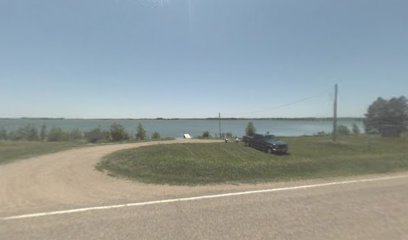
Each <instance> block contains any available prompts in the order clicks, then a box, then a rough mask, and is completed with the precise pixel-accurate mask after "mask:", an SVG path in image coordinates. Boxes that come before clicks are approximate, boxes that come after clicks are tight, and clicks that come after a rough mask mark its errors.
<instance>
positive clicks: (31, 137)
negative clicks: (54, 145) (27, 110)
mask: <svg viewBox="0 0 408 240" xmlns="http://www.w3.org/2000/svg"><path fill="white" fill-rule="evenodd" d="M10 136H11V139H12V140H27V141H38V139H39V136H38V130H37V128H35V127H34V126H33V125H31V124H28V125H26V126H24V127H21V128H19V129H17V131H15V132H13V133H12V134H10Z"/></svg>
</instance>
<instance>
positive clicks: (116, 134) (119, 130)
mask: <svg viewBox="0 0 408 240" xmlns="http://www.w3.org/2000/svg"><path fill="white" fill-rule="evenodd" d="M110 136H111V140H112V141H113V142H119V141H122V140H128V139H129V135H128V134H127V132H126V131H125V128H124V127H123V126H122V125H120V124H118V123H112V125H111V127H110Z"/></svg>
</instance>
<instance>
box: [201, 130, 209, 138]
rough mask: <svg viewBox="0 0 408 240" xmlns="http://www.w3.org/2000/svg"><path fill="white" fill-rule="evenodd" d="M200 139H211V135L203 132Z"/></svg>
mask: <svg viewBox="0 0 408 240" xmlns="http://www.w3.org/2000/svg"><path fill="white" fill-rule="evenodd" d="M201 137H202V138H210V137H211V134H210V132H209V131H205V132H203V135H201Z"/></svg>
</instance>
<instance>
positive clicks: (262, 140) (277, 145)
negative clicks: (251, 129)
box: [242, 134, 288, 154]
mask: <svg viewBox="0 0 408 240" xmlns="http://www.w3.org/2000/svg"><path fill="white" fill-rule="evenodd" d="M242 141H243V142H244V143H245V145H247V146H249V147H253V148H256V149H258V150H261V151H265V152H267V153H280V154H284V153H287V152H288V144H287V143H286V142H283V141H281V140H279V139H278V138H277V137H275V136H274V135H261V134H255V135H254V136H244V137H243V139H242Z"/></svg>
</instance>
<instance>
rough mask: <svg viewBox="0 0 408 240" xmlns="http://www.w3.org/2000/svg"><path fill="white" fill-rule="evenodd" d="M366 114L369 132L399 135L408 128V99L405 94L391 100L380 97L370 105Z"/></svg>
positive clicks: (366, 126) (366, 128)
mask: <svg viewBox="0 0 408 240" xmlns="http://www.w3.org/2000/svg"><path fill="white" fill-rule="evenodd" d="M365 116H366V118H365V120H364V125H365V130H366V132H367V133H380V134H381V135H382V136H395V137H399V136H400V135H401V133H402V132H404V131H406V130H407V124H408V99H407V98H405V97H403V96H401V97H399V98H395V97H394V98H391V99H390V100H385V99H383V98H378V99H377V100H375V101H374V102H373V103H372V104H371V105H370V106H369V107H368V110H367V113H366V114H365Z"/></svg>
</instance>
